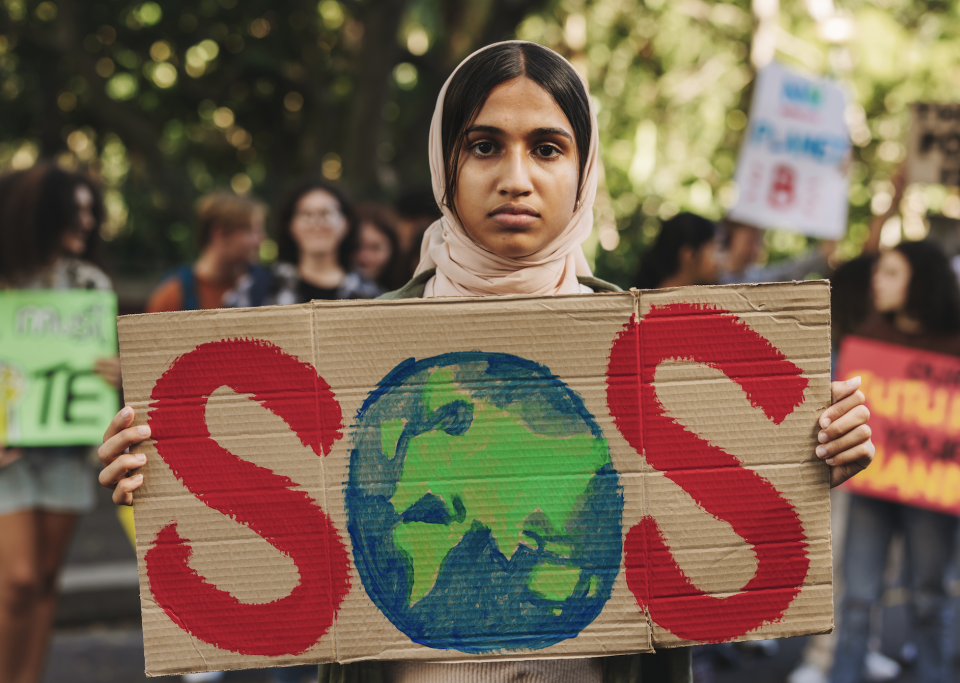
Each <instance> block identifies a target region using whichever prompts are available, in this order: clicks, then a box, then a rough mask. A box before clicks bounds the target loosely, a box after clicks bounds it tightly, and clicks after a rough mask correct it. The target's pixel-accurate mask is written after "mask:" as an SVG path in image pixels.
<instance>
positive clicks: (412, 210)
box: [393, 187, 443, 223]
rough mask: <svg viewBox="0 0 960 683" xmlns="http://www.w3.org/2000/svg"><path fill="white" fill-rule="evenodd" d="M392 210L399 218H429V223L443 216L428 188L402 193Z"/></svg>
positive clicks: (431, 191)
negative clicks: (394, 210)
mask: <svg viewBox="0 0 960 683" xmlns="http://www.w3.org/2000/svg"><path fill="white" fill-rule="evenodd" d="M393 208H394V209H396V211H397V215H399V216H400V217H401V218H429V219H430V222H431V223H432V222H433V221H435V220H437V219H438V218H440V217H441V216H442V215H443V213H442V212H441V211H440V207H439V206H437V200H436V199H435V198H434V196H433V190H432V189H430V188H429V187H421V188H415V189H412V190H407V191H405V192H402V193H401V194H400V196H399V197H397V200H396V201H395V202H394V203H393Z"/></svg>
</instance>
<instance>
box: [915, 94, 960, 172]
mask: <svg viewBox="0 0 960 683" xmlns="http://www.w3.org/2000/svg"><path fill="white" fill-rule="evenodd" d="M907 180H908V181H909V182H911V183H939V184H941V185H951V186H953V187H956V186H958V185H960V104H934V103H927V102H917V103H914V104H912V105H911V106H910V138H909V140H908V142H907Z"/></svg>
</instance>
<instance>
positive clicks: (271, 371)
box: [101, 340, 349, 656]
mask: <svg viewBox="0 0 960 683" xmlns="http://www.w3.org/2000/svg"><path fill="white" fill-rule="evenodd" d="M221 386H227V387H230V388H231V389H233V390H234V391H236V392H238V393H245V394H252V395H253V397H254V398H255V399H256V400H257V401H258V402H259V403H260V404H261V405H262V406H263V407H264V408H266V409H267V410H269V411H271V412H273V413H274V414H276V415H277V416H279V417H280V418H282V419H283V420H284V421H285V422H286V423H287V425H288V426H289V427H290V429H291V430H293V432H294V433H295V434H296V435H297V436H298V437H299V439H300V441H301V443H302V444H303V445H304V446H307V447H309V448H311V449H312V450H313V451H314V453H316V455H318V456H323V455H327V454H328V453H329V452H330V449H331V447H332V446H333V444H334V442H335V441H336V440H338V439H339V438H340V437H341V429H342V421H341V412H340V406H339V404H338V403H337V401H336V399H335V398H334V396H333V393H332V392H331V391H330V388H329V386H328V385H327V384H326V382H324V380H323V379H322V378H320V377H319V376H318V375H317V373H316V370H315V369H314V368H313V367H312V366H310V365H308V364H306V363H303V362H301V361H299V360H298V359H296V358H295V357H293V356H290V355H287V354H285V353H283V352H282V351H281V350H280V349H279V348H278V347H276V346H274V345H272V344H270V343H268V342H265V341H262V340H225V341H219V342H211V343H207V344H202V345H200V346H198V347H197V348H196V349H195V350H193V351H191V352H189V353H187V354H185V355H183V356H181V357H180V358H178V359H177V360H176V361H175V362H174V363H173V365H172V366H171V367H170V368H169V369H168V370H167V371H166V372H165V373H164V374H163V376H162V377H160V379H159V380H158V381H157V383H156V385H155V386H154V389H153V393H152V398H153V399H154V402H153V403H152V404H151V408H152V410H151V412H150V424H149V430H148V433H152V436H153V438H154V439H155V440H156V448H157V452H158V453H159V455H160V457H162V458H163V460H164V462H165V463H166V464H167V466H169V467H170V470H171V471H172V472H173V474H174V476H176V478H177V479H179V480H180V482H181V483H182V484H183V485H184V486H185V487H186V488H187V489H188V490H189V491H190V492H191V493H192V494H193V495H194V496H196V497H197V498H198V499H199V500H200V501H201V502H203V503H204V505H206V506H208V507H210V508H212V509H214V510H216V511H218V512H221V513H222V514H224V515H227V516H229V517H231V518H232V519H234V520H235V521H236V522H238V523H240V524H243V525H245V526H247V527H249V528H250V529H251V530H253V531H254V532H255V533H257V534H258V535H259V536H261V537H262V538H263V539H264V540H266V541H267V542H268V543H270V544H271V545H272V546H274V547H275V548H276V549H277V550H279V551H280V552H281V553H283V554H284V555H287V556H288V557H290V558H291V559H292V560H293V561H294V562H295V563H296V565H297V569H298V571H299V574H300V581H299V583H298V585H297V586H296V587H295V588H294V589H293V591H292V592H291V593H290V594H289V595H287V596H286V597H284V598H281V599H280V600H276V601H274V602H270V603H262V604H249V603H241V602H240V601H239V600H238V599H237V598H235V597H233V596H232V595H231V594H230V593H227V592H226V591H222V590H220V589H218V588H217V587H215V586H213V585H212V584H210V583H208V582H207V581H206V580H204V579H203V577H201V576H199V575H198V574H197V573H196V572H195V571H194V570H192V569H191V568H190V566H189V564H188V562H189V559H190V555H191V552H192V550H191V548H190V545H189V543H188V541H187V540H185V539H184V538H182V537H181V536H180V535H179V534H178V533H177V524H176V522H173V523H171V524H168V525H167V526H165V527H163V528H162V529H160V531H159V533H158V534H157V536H156V540H155V541H154V542H153V544H152V546H151V547H150V549H149V550H148V551H147V553H146V556H145V563H146V573H147V576H148V578H149V581H150V590H151V593H152V594H153V597H154V599H155V600H156V601H157V604H158V605H160V606H161V607H162V608H163V609H164V611H165V612H166V613H167V615H168V616H169V617H170V618H171V619H172V620H173V621H174V623H176V624H178V625H179V626H180V627H181V628H182V629H184V630H186V631H187V632H189V633H190V634H192V635H193V636H195V637H196V638H199V639H200V640H203V641H205V642H208V643H211V644H213V645H216V646H217V647H219V648H221V649H225V650H231V651H234V652H237V653H240V654H248V655H267V656H279V655H284V654H299V653H302V652H304V651H305V650H307V649H308V648H310V647H311V646H312V645H313V644H314V643H316V642H317V641H318V640H319V639H320V638H321V637H322V636H323V635H324V634H325V633H326V632H327V631H328V630H329V629H330V627H331V625H332V624H333V620H334V617H335V615H336V613H337V610H338V609H339V606H340V604H341V602H342V601H343V598H344V596H345V595H346V593H347V590H348V588H349V578H348V571H349V570H348V567H349V559H348V556H347V551H346V548H345V547H344V544H343V541H342V539H341V538H340V536H339V534H338V533H337V531H336V528H335V527H334V525H333V523H332V522H331V520H330V518H329V517H328V516H327V515H326V514H325V512H324V511H323V510H322V509H321V508H320V506H319V505H318V504H317V502H316V501H314V500H313V499H312V498H310V497H309V496H308V495H307V494H306V493H305V492H303V491H302V490H298V489H296V488H295V487H296V486H297V484H296V482H294V481H292V480H291V479H289V478H287V477H285V476H281V475H279V474H276V473H274V472H273V471H271V470H268V469H266V468H263V467H259V466H257V465H254V464H253V463H251V462H248V461H246V460H241V459H240V458H238V457H237V456H235V455H233V454H232V453H230V452H229V451H227V450H225V449H224V448H222V447H221V446H220V445H219V444H218V443H217V442H216V441H214V439H213V438H211V436H210V432H209V430H208V428H207V425H206V420H205V410H206V404H207V399H208V397H209V396H210V395H211V394H212V393H213V392H214V391H215V390H216V389H218V388H219V387H221ZM131 419H132V411H131V413H130V414H129V416H127V417H126V418H125V417H123V414H122V413H121V415H119V416H118V418H117V419H116V420H114V424H112V425H111V427H110V429H108V433H107V435H105V437H108V438H107V440H106V442H105V444H104V446H103V447H102V448H101V460H103V461H104V464H105V465H106V467H105V469H104V471H103V473H102V474H101V482H102V483H104V484H108V485H109V484H115V485H116V491H120V492H121V493H120V494H119V496H118V494H117V493H115V494H114V499H115V500H118V498H119V499H120V500H118V502H125V501H126V500H127V498H128V496H130V493H129V490H128V489H132V488H135V487H136V485H138V483H131V484H126V485H125V484H123V481H124V479H123V476H124V474H125V473H126V471H128V470H129V469H130V468H131V467H135V466H139V465H140V464H142V462H140V461H132V460H131V458H134V457H135V456H132V455H129V454H119V453H121V448H125V447H126V446H125V444H129V443H134V442H136V441H137V440H141V437H142V436H145V435H143V434H142V432H139V431H138V428H126V429H124V428H123V427H124V425H125V424H129V421H130V420H131ZM139 429H143V428H142V427H141V428H139ZM185 434H187V435H191V436H190V438H184V435H185ZM108 444H109V445H108ZM115 454H119V455H115Z"/></svg>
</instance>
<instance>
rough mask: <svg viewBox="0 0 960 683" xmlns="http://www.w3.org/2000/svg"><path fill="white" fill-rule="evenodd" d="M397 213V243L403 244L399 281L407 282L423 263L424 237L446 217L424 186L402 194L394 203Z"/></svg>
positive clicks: (431, 190)
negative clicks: (422, 247) (434, 224)
mask: <svg viewBox="0 0 960 683" xmlns="http://www.w3.org/2000/svg"><path fill="white" fill-rule="evenodd" d="M393 207H394V209H396V211H397V240H398V241H399V243H400V255H399V256H398V260H399V262H400V266H399V267H398V268H399V270H398V273H397V279H398V280H399V281H400V282H407V281H408V280H409V279H410V278H412V277H413V274H414V272H416V270H417V265H418V264H419V263H420V245H421V244H422V243H423V235H424V233H426V231H427V228H429V227H430V226H431V225H432V224H433V223H434V221H438V220H440V217H441V216H442V215H443V214H441V213H440V208H439V207H438V206H437V200H436V199H435V198H434V196H433V189H431V188H429V187H423V188H418V189H413V190H408V191H406V192H404V193H402V194H401V195H400V196H399V197H398V198H397V201H395V202H394V203H393Z"/></svg>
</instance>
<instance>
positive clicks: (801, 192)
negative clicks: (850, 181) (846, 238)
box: [729, 63, 850, 239]
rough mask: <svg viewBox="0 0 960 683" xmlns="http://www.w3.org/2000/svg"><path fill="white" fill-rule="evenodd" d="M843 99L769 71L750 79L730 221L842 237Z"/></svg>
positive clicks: (828, 84)
mask: <svg viewBox="0 0 960 683" xmlns="http://www.w3.org/2000/svg"><path fill="white" fill-rule="evenodd" d="M845 108H846V96H845V95H844V92H843V90H841V89H840V88H839V87H838V86H837V85H836V84H835V83H833V82H832V81H829V80H826V79H811V78H807V77H805V76H801V75H799V74H797V73H795V72H793V71H791V70H789V69H787V68H786V67H784V66H782V65H780V64H776V63H773V64H770V65H769V66H767V67H765V68H764V69H763V70H762V71H761V72H760V73H759V75H758V76H757V86H756V90H755V92H754V95H753V105H752V107H751V111H750V127H749V130H748V132H747V137H746V139H745V140H744V142H743V147H742V148H741V150H740V159H739V163H738V164H737V172H736V176H735V179H736V182H737V186H738V188H739V191H740V192H739V196H738V198H737V202H736V204H735V205H734V207H733V208H732V209H731V210H730V214H729V217H730V219H731V220H734V221H737V222H741V223H747V224H749V225H755V226H757V227H760V228H768V229H771V228H776V229H780V230H790V231H793V232H799V233H803V234H806V235H811V236H813V237H821V238H826V239H839V238H840V237H842V236H843V235H844V233H845V232H846V229H847V175H846V168H845V166H846V161H847V156H848V153H849V150H850V136H849V134H848V131H847V125H846V123H845V122H844V109H845Z"/></svg>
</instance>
